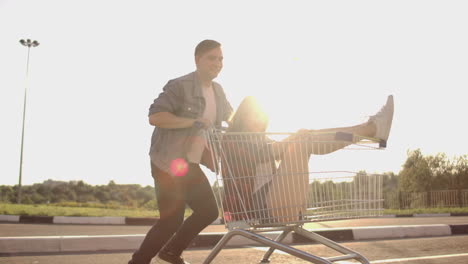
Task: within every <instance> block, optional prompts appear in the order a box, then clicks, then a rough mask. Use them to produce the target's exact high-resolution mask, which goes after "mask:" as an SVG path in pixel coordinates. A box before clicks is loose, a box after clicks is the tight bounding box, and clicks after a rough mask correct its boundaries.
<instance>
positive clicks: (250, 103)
mask: <svg viewBox="0 0 468 264" xmlns="http://www.w3.org/2000/svg"><path fill="white" fill-rule="evenodd" d="M251 115H256V116H257V118H258V120H262V121H263V125H264V127H263V131H265V130H266V129H267V127H268V121H269V120H268V115H267V114H266V112H265V111H264V110H263V108H262V107H261V106H260V104H259V103H258V101H257V99H255V97H253V96H247V97H245V98H244V100H242V102H241V103H240V105H239V107H238V108H237V111H236V112H235V113H234V114H233V115H232V116H231V118H230V119H229V128H228V130H227V131H228V132H250V131H246V120H247V116H251Z"/></svg>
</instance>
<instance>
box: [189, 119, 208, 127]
mask: <svg viewBox="0 0 468 264" xmlns="http://www.w3.org/2000/svg"><path fill="white" fill-rule="evenodd" d="M193 127H196V128H198V129H208V128H209V127H211V121H210V120H208V119H206V118H199V119H195V120H194V121H193Z"/></svg>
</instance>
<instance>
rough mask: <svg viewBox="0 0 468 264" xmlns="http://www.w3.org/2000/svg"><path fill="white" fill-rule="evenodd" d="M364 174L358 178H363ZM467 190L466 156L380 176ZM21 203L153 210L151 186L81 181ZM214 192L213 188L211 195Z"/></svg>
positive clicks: (428, 160) (39, 188) (412, 155)
mask: <svg viewBox="0 0 468 264" xmlns="http://www.w3.org/2000/svg"><path fill="white" fill-rule="evenodd" d="M366 175H367V173H366V172H365V171H361V172H359V175H358V176H359V177H362V176H366ZM463 189H468V155H462V156H458V157H453V158H451V159H450V158H448V157H447V156H446V155H445V154H443V153H440V154H437V155H434V156H424V155H423V154H422V153H421V151H420V150H419V149H417V150H414V151H408V157H407V160H406V162H405V163H404V164H403V166H402V170H401V171H400V172H399V174H395V173H393V172H388V173H384V174H383V193H384V195H386V194H390V193H392V192H399V193H419V192H430V191H438V190H463ZM21 190H22V203H24V204H46V203H62V204H64V203H70V204H71V203H74V204H83V203H88V204H93V203H94V204H95V205H96V206H99V205H106V206H111V207H112V206H116V207H117V206H126V207H133V208H148V209H154V208H156V200H155V192H154V187H153V186H146V187H142V186H141V185H138V184H125V185H123V184H115V183H114V182H113V181H110V182H109V184H107V185H96V186H93V185H89V184H86V183H84V182H83V181H70V182H62V181H53V180H47V181H44V182H43V183H38V184H34V185H28V186H22V188H21ZM17 191H18V186H17V185H16V186H0V202H4V203H5V202H6V203H15V202H16V201H17ZM218 191H221V190H217V188H215V192H218Z"/></svg>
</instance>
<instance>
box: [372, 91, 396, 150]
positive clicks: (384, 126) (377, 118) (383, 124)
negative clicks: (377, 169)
mask: <svg viewBox="0 0 468 264" xmlns="http://www.w3.org/2000/svg"><path fill="white" fill-rule="evenodd" d="M393 108H394V106H393V95H389V96H388V98H387V103H386V104H385V105H384V106H383V107H382V109H380V111H379V112H378V113H377V114H376V115H374V116H371V117H370V118H369V122H373V123H374V124H375V127H376V132H375V137H376V138H378V139H380V147H386V146H387V140H388V135H389V134H390V128H391V127H392V120H393Z"/></svg>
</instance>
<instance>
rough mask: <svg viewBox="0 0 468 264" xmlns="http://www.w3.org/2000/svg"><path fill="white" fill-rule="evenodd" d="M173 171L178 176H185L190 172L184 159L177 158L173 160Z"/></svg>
mask: <svg viewBox="0 0 468 264" xmlns="http://www.w3.org/2000/svg"><path fill="white" fill-rule="evenodd" d="M171 172H172V174H174V175H175V176H177V177H182V176H185V174H187V172H188V164H187V162H186V161H185V160H184V159H175V160H173V161H172V162H171Z"/></svg>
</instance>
